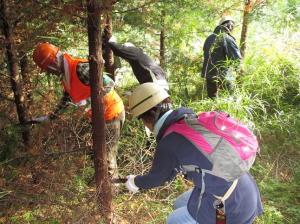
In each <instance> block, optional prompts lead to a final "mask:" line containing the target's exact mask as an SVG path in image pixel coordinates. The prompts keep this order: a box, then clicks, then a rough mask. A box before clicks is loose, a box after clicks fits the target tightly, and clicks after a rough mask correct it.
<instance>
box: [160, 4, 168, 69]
mask: <svg viewBox="0 0 300 224" xmlns="http://www.w3.org/2000/svg"><path fill="white" fill-rule="evenodd" d="M165 16H166V13H165V11H164V10H163V11H162V12H161V29H160V39H159V41H160V48H159V56H160V57H159V58H160V66H161V67H162V68H163V69H165V63H166V61H165V31H166V27H165Z"/></svg>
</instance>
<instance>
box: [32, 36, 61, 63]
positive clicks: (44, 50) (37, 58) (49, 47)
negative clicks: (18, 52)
mask: <svg viewBox="0 0 300 224" xmlns="http://www.w3.org/2000/svg"><path fill="white" fill-rule="evenodd" d="M58 51H59V48H58V47H56V46H54V45H53V44H50V43H48V42H45V43H38V44H37V46H36V48H35V49H34V51H33V55H32V58H33V60H34V62H35V63H36V64H37V65H38V66H39V67H40V68H42V69H47V67H48V65H50V64H51V63H53V62H54V61H55V60H56V54H57V52H58Z"/></svg>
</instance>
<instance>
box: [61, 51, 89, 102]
mask: <svg viewBox="0 0 300 224" xmlns="http://www.w3.org/2000/svg"><path fill="white" fill-rule="evenodd" d="M64 59H65V60H66V61H67V63H68V67H67V68H65V76H68V77H67V78H66V79H67V80H63V81H62V84H63V86H64V90H65V91H66V92H67V93H68V94H69V95H70V97H71V99H72V101H73V102H74V103H79V102H80V101H81V100H85V99H87V98H89V97H90V96H91V88H90V86H87V85H84V84H83V83H82V82H81V81H80V80H79V78H78V75H77V65H78V63H82V62H87V61H88V60H86V59H78V58H73V57H71V56H70V55H68V54H64Z"/></svg>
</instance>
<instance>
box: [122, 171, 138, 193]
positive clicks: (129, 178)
mask: <svg viewBox="0 0 300 224" xmlns="http://www.w3.org/2000/svg"><path fill="white" fill-rule="evenodd" d="M134 178H135V176H134V175H129V176H127V181H126V183H125V186H126V188H127V189H128V190H129V191H131V192H132V193H136V192H138V191H139V188H138V187H137V186H136V185H135V183H134Z"/></svg>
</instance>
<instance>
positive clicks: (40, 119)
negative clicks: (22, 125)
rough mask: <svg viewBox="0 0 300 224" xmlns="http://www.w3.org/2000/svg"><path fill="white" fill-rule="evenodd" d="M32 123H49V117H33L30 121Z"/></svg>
mask: <svg viewBox="0 0 300 224" xmlns="http://www.w3.org/2000/svg"><path fill="white" fill-rule="evenodd" d="M31 120H32V121H35V122H40V123H41V122H44V121H49V120H50V117H49V115H46V116H40V117H34V118H32V119H31Z"/></svg>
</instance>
